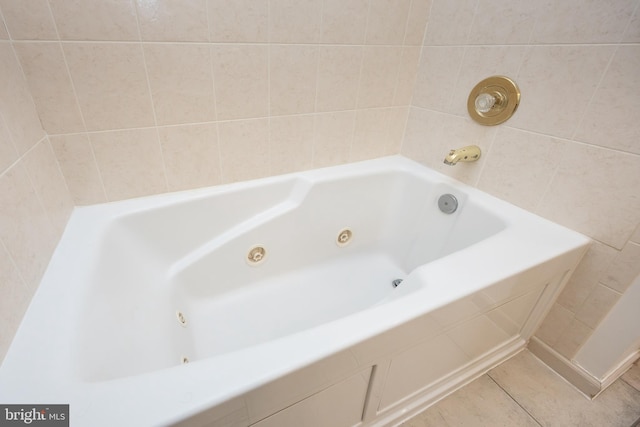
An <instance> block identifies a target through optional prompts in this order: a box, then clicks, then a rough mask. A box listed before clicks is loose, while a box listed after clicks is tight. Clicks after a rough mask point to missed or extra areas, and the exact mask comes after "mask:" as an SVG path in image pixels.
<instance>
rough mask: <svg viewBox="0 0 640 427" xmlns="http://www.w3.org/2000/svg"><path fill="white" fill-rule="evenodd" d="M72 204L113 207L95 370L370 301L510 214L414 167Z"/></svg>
mask: <svg viewBox="0 0 640 427" xmlns="http://www.w3.org/2000/svg"><path fill="white" fill-rule="evenodd" d="M444 194H451V195H453V196H454V197H455V198H456V199H457V202H458V208H457V210H456V211H455V212H453V213H450V214H447V213H443V212H442V211H441V210H440V209H439V207H438V199H439V197H440V196H442V195H444ZM149 200H151V203H149ZM121 207H122V209H121ZM122 212H124V213H122ZM77 213H78V214H79V216H86V217H87V218H89V217H90V218H91V221H96V218H105V222H104V225H103V226H101V227H102V228H101V230H102V231H101V232H100V233H99V238H98V240H97V242H96V250H95V256H93V257H92V258H91V261H92V262H91V263H90V268H88V269H87V271H86V275H85V280H87V282H88V285H87V286H86V288H85V289H84V291H83V292H84V297H83V299H84V304H83V308H82V310H81V313H80V314H79V316H80V318H81V319H82V322H79V325H80V326H79V330H78V334H79V338H78V340H77V342H78V343H81V345H79V346H78V348H77V352H78V355H79V356H78V360H79V365H80V366H81V372H82V376H83V378H84V379H86V380H89V381H103V380H108V379H113V378H118V377H122V376H129V375H136V374H140V373H143V372H149V371H153V370H157V369H163V368H167V367H171V366H176V364H178V363H180V361H187V360H188V361H189V362H196V361H198V360H203V359H206V358H210V357H213V356H217V355H221V354H225V353H229V352H233V351H238V350H241V349H244V348H247V347H251V346H255V345H258V344H260V343H263V342H266V341H271V340H274V339H278V338H280V337H283V336H289V335H291V334H295V333H300V332H302V331H305V330H309V329H311V328H314V327H318V326H320V325H322V324H325V323H328V322H332V321H336V320H338V319H341V318H344V317H346V316H349V315H352V314H354V313H358V312H361V311H363V310H367V309H370V308H373V307H376V306H377V305H378V304H381V303H384V302H385V301H387V300H389V299H390V298H392V297H393V295H394V293H397V292H398V290H399V289H401V288H402V286H403V284H402V283H401V284H400V285H399V286H398V287H394V285H393V282H394V280H397V279H400V280H403V281H404V280H406V279H407V278H409V277H411V274H412V272H413V271H415V270H416V269H417V268H418V267H420V266H423V265H426V264H430V263H434V262H438V260H442V259H445V258H446V257H448V256H450V255H451V254H455V253H460V252H461V251H464V250H466V249H467V248H470V247H472V246H474V245H476V244H478V243H479V242H483V241H486V240H487V239H490V238H492V237H494V236H497V235H499V234H500V233H501V232H502V231H503V230H505V229H506V228H507V227H508V224H509V220H508V218H506V217H504V216H502V215H501V214H500V213H499V212H497V211H492V210H491V209H490V208H489V207H487V205H486V204H484V203H483V202H482V201H478V200H476V199H475V198H474V197H469V194H468V192H466V191H465V190H464V188H463V187H460V186H456V185H455V184H454V183H452V182H442V181H438V180H435V179H433V177H431V176H430V175H428V174H427V175H424V174H421V173H417V172H415V171H414V170H411V169H410V168H409V169H404V168H399V169H397V170H389V169H385V168H378V169H376V170H374V171H369V170H368V171H367V173H366V174H364V173H362V172H361V171H358V170H357V169H356V170H355V171H346V172H342V173H338V174H324V173H323V172H322V171H310V172H308V173H303V174H298V175H295V176H285V177H277V178H273V179H267V180H260V181H256V182H254V183H250V184H246V183H245V184H242V185H230V186H224V187H220V188H217V189H214V190H207V191H199V192H198V191H196V192H192V193H191V194H189V195H188V197H187V196H185V197H184V198H182V199H179V200H177V201H175V200H174V199H171V200H170V201H169V198H168V197H163V196H160V197H155V198H147V200H145V201H138V200H132V201H126V202H119V203H114V204H108V205H104V206H94V207H89V208H86V209H84V210H79V211H78V212H77ZM107 218H108V220H106V219H107ZM345 232H346V233H347V235H348V238H347V239H346V241H345V237H344V236H345ZM341 239H342V240H341ZM256 247H258V248H260V250H261V251H262V252H261V255H260V256H258V258H259V262H251V261H250V259H249V258H251V256H250V253H251V250H252V249H255V248H256ZM413 289H418V288H417V287H416V288H413ZM403 292H404V294H410V293H411V291H410V290H404V291H403ZM405 296H406V295H405ZM140 337H144V339H143V340H141V339H140Z"/></svg>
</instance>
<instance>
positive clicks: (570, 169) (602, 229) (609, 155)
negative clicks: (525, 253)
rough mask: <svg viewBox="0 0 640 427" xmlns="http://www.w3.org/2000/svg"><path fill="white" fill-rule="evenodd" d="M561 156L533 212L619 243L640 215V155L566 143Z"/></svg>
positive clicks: (622, 241) (582, 231)
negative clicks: (554, 172) (546, 190)
mask: <svg viewBox="0 0 640 427" xmlns="http://www.w3.org/2000/svg"><path fill="white" fill-rule="evenodd" d="M559 159H560V163H559V167H558V170H557V172H556V175H555V177H554V178H553V181H552V182H551V185H550V187H549V191H548V192H547V194H546V195H545V196H544V197H543V199H542V201H541V202H540V205H539V207H538V209H537V213H538V214H539V215H542V216H544V217H546V218H548V219H550V220H552V221H555V222H557V223H559V224H562V225H565V226H567V227H569V228H572V229H574V230H576V231H579V232H581V233H584V234H586V235H588V236H590V237H593V238H595V239H597V240H599V241H601V242H603V243H606V244H608V245H610V246H612V247H614V248H616V249H622V247H623V246H624V244H625V243H626V242H627V240H628V239H629V237H631V234H632V233H633V231H634V229H635V226H636V225H637V224H638V221H640V192H638V191H637V189H638V188H640V156H637V155H633V154H628V153H623V152H619V151H613V150H607V149H603V148H599V147H593V146H588V145H583V144H578V143H568V144H564V145H563V149H562V152H561V153H560V154H559ZM621 200H624V204H621V203H620V201H621Z"/></svg>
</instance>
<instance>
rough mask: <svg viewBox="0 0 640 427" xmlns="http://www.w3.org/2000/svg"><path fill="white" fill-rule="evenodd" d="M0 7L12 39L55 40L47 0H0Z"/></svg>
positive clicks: (54, 30) (53, 25) (55, 35)
mask: <svg viewBox="0 0 640 427" xmlns="http://www.w3.org/2000/svg"><path fill="white" fill-rule="evenodd" d="M0 9H2V15H3V16H4V21H5V23H6V25H7V28H8V30H9V33H10V34H11V38H12V39H13V40H57V39H58V34H57V33H56V26H55V24H54V22H53V17H52V16H51V11H50V10H49V4H48V2H47V0H22V1H15V0H0Z"/></svg>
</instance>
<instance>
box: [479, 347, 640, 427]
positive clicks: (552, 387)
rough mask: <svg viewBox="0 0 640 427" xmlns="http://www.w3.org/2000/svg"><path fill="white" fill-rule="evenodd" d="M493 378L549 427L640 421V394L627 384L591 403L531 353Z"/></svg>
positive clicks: (621, 383)
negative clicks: (639, 419)
mask: <svg viewBox="0 0 640 427" xmlns="http://www.w3.org/2000/svg"><path fill="white" fill-rule="evenodd" d="M489 376H490V377H491V378H493V379H494V380H495V381H496V383H497V384H499V385H500V387H502V389H504V390H505V391H506V392H507V393H508V394H509V395H510V396H511V397H512V398H513V399H515V400H516V401H517V402H518V404H519V405H521V406H522V407H523V408H524V409H525V410H526V411H527V412H528V413H529V414H531V416H533V417H534V418H535V419H536V420H537V421H538V422H539V423H540V424H541V425H543V426H545V427H553V426H559V427H569V426H579V427H588V426H593V427H601V426H608V427H618V426H619V427H628V426H630V425H632V424H633V423H634V422H635V421H636V419H637V418H638V417H640V392H639V391H638V390H636V389H634V388H633V387H631V386H630V385H629V384H627V383H626V382H624V381H616V382H615V383H614V384H612V385H611V386H610V387H609V388H608V389H607V390H605V391H604V392H602V393H601V394H600V395H599V396H598V397H597V398H596V399H595V400H593V401H591V400H589V399H588V398H587V397H586V396H584V395H583V394H582V393H580V392H579V391H578V390H577V389H575V388H574V387H573V386H571V385H570V384H569V383H567V382H566V381H564V379H562V378H561V377H560V376H559V375H558V374H556V373H555V372H554V371H552V370H551V369H550V368H549V367H547V366H546V365H545V364H543V363H542V362H541V361H540V360H538V359H537V358H536V357H535V356H533V355H532V354H531V353H529V352H528V351H523V352H522V353H520V354H518V355H517V356H515V357H513V358H512V359H510V360H508V361H506V362H504V363H503V364H501V365H500V366H498V367H496V368H494V369H492V370H491V371H490V372H489Z"/></svg>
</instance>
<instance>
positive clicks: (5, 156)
mask: <svg viewBox="0 0 640 427" xmlns="http://www.w3.org/2000/svg"><path fill="white" fill-rule="evenodd" d="M16 160H18V152H17V151H16V147H14V146H13V141H11V134H10V133H9V129H8V128H7V125H6V124H5V123H4V119H3V118H2V115H1V114H0V174H1V173H2V172H4V171H5V170H6V169H7V168H8V167H9V166H11V164H12V163H13V162H15V161H16Z"/></svg>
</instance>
